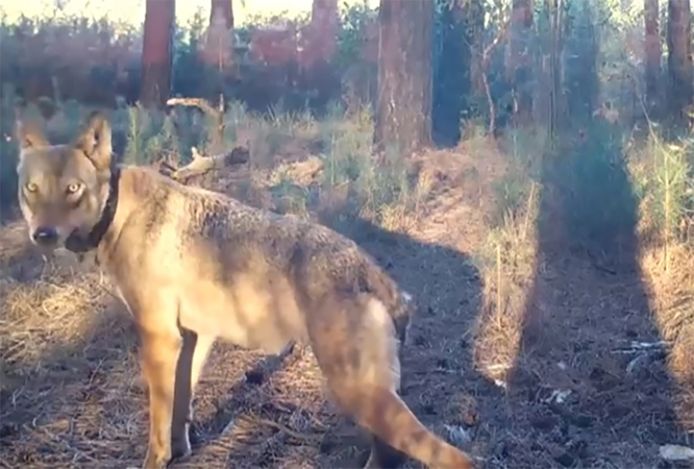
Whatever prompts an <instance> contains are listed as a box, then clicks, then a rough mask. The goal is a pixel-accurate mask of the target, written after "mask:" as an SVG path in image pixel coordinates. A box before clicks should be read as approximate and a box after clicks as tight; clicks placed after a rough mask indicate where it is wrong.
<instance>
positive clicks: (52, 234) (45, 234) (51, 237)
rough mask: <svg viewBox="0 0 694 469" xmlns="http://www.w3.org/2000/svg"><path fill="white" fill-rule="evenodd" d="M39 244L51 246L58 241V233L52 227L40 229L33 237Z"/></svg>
mask: <svg viewBox="0 0 694 469" xmlns="http://www.w3.org/2000/svg"><path fill="white" fill-rule="evenodd" d="M32 237H33V238H34V241H36V243H37V244H41V245H43V246H50V245H51V244H55V243H56V242H57V241H58V232H57V231H56V229H55V228H52V227H50V226H42V227H39V228H38V229H37V230H36V231H34V234H33V235H32Z"/></svg>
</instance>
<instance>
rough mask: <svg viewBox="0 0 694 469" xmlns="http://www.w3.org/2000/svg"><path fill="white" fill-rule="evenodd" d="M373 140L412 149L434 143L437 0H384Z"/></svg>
mask: <svg viewBox="0 0 694 469" xmlns="http://www.w3.org/2000/svg"><path fill="white" fill-rule="evenodd" d="M378 16H379V25H380V35H379V44H378V46H379V47H378V90H379V91H378V102H377V105H376V129H375V132H374V143H375V144H376V147H377V148H378V149H381V150H385V149H386V147H387V146H390V145H394V146H395V147H396V149H397V150H398V151H399V152H401V154H408V153H410V152H412V151H414V150H416V149H418V148H421V147H422V146H426V145H429V144H430V143H431V110H432V45H433V44H432V39H433V37H432V35H433V24H434V5H433V2H432V0H417V1H412V0H381V4H380V9H379V13H378Z"/></svg>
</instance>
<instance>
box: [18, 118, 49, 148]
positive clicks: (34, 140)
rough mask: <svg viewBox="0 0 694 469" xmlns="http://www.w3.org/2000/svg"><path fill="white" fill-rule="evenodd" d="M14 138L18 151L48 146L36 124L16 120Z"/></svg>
mask: <svg viewBox="0 0 694 469" xmlns="http://www.w3.org/2000/svg"><path fill="white" fill-rule="evenodd" d="M15 138H16V139H17V145H18V146H19V149H20V151H23V150H27V149H30V148H41V147H47V146H48V145H49V143H48V140H47V139H46V136H45V135H44V133H43V130H42V129H41V127H40V126H39V124H38V123H37V122H34V121H28V120H27V121H25V120H23V119H21V118H17V120H16V121H15Z"/></svg>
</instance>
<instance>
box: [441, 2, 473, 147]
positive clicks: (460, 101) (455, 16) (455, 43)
mask: <svg viewBox="0 0 694 469" xmlns="http://www.w3.org/2000/svg"><path fill="white" fill-rule="evenodd" d="M466 10H467V8H464V7H463V5H462V2H459V1H455V2H453V3H451V4H450V5H445V6H444V7H443V10H442V12H441V13H440V16H439V20H438V24H439V36H438V37H437V38H436V40H437V44H436V48H437V49H438V50H439V52H438V54H437V56H436V58H435V61H436V66H435V69H434V74H435V75H434V77H435V78H434V98H433V99H434V104H433V111H432V113H433V115H432V121H433V122H432V126H433V138H434V141H435V142H436V143H437V144H439V145H448V146H452V145H456V144H457V143H458V140H459V139H460V119H461V117H462V116H463V109H464V107H465V105H466V98H467V97H468V96H469V95H470V70H471V65H472V64H471V62H472V60H471V40H470V37H469V36H470V35H469V34H467V33H468V24H466V23H467V22H466V19H468V18H469V12H468V11H466Z"/></svg>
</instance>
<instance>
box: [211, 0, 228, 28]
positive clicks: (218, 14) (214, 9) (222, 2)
mask: <svg viewBox="0 0 694 469" xmlns="http://www.w3.org/2000/svg"><path fill="white" fill-rule="evenodd" d="M216 18H222V19H223V20H224V26H225V27H226V29H234V8H233V6H232V0H211V5H210V24H213V23H214V22H215V19H216Z"/></svg>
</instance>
